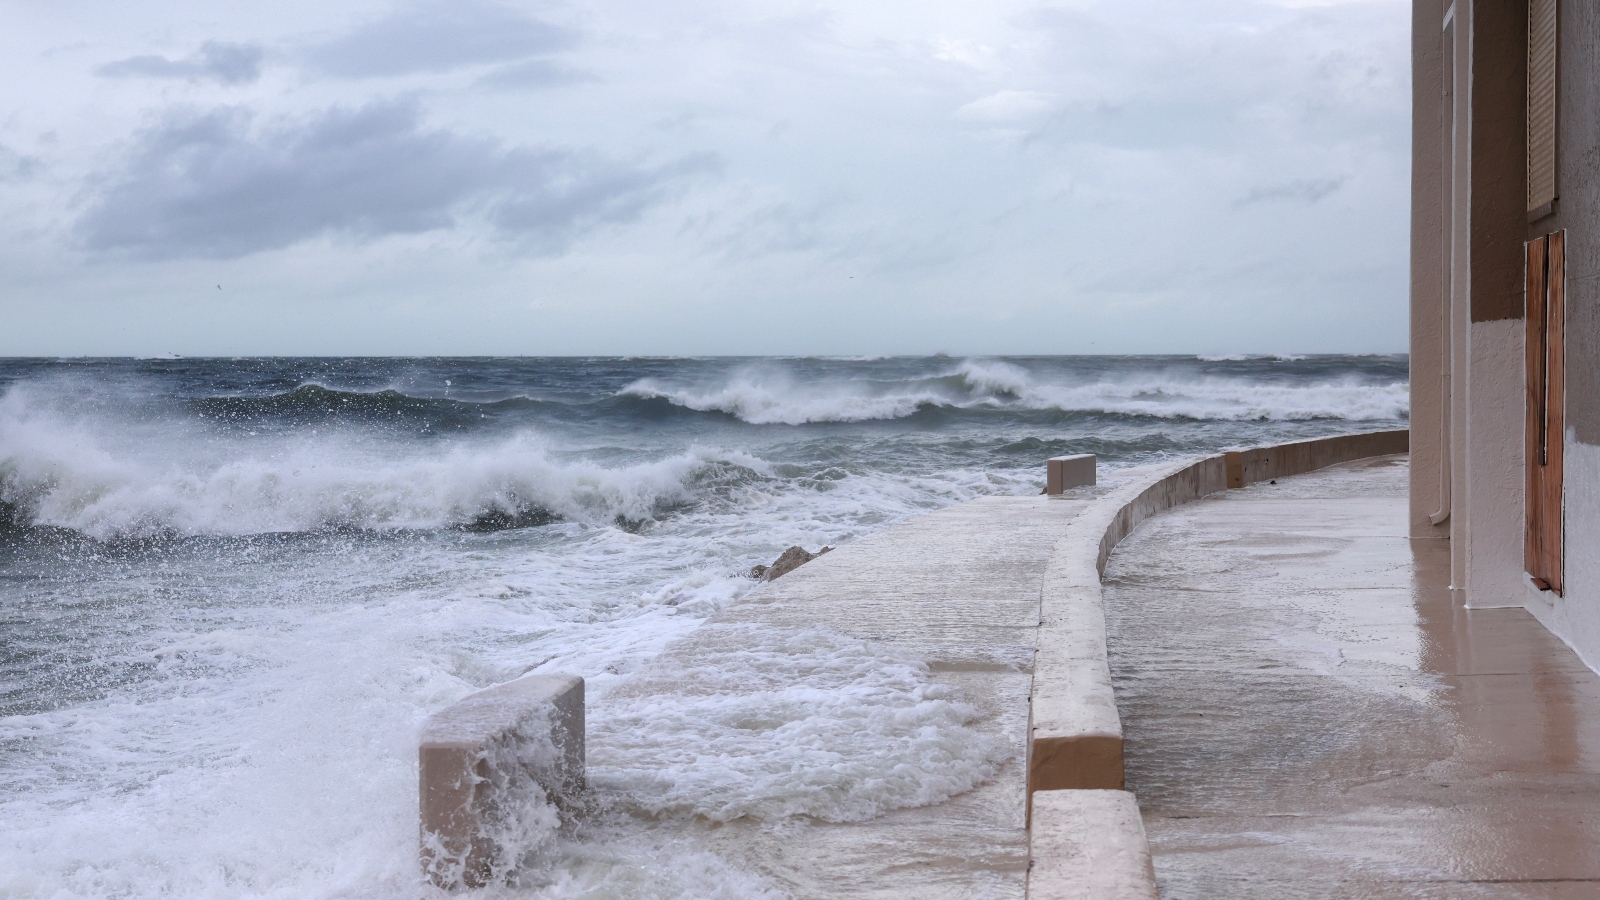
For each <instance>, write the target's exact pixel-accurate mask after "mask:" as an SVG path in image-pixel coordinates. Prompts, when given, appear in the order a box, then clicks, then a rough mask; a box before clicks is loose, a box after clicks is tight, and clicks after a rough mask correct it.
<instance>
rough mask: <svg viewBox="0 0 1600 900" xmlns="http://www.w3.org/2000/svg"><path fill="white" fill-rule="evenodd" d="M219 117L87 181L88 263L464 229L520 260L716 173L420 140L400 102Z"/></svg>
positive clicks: (184, 126)
mask: <svg viewBox="0 0 1600 900" xmlns="http://www.w3.org/2000/svg"><path fill="white" fill-rule="evenodd" d="M255 120H256V117H255V116H254V115H252V114H251V113H250V112H249V111H247V110H244V109H241V108H237V107H226V108H219V109H212V110H209V111H204V112H184V113H172V114H169V115H168V116H166V117H165V118H163V119H162V120H161V121H160V122H159V123H157V124H156V125H154V126H152V127H150V128H148V129H146V130H145V131H144V132H142V133H141V134H139V135H138V136H137V137H136V139H135V140H134V141H133V143H132V146H131V148H130V150H129V152H128V153H127V155H126V158H125V161H124V163H123V165H122V166H121V168H120V169H118V170H116V171H114V172H112V173H110V174H107V175H102V176H101V177H99V178H98V179H96V185H95V190H96V193H95V194H94V197H93V199H92V200H91V201H90V202H89V204H88V206H87V209H86V211H85V212H84V213H83V215H82V217H81V218H80V219H79V221H78V223H77V230H78V234H79V237H80V238H81V240H82V242H83V243H84V245H85V246H87V247H88V248H90V249H94V250H114V251H125V252H129V253H131V254H133V255H136V256H140V257H146V258H156V259H163V258H182V257H209V258H231V257H239V256H244V255H247V254H250V253H254V252H257V251H262V250H271V249H276V248H280V247H286V246H289V245H292V244H295V243H299V242H301V241H305V240H309V239H312V238H316V237H319V236H323V235H337V236H341V237H346V238H354V239H357V240H362V239H375V238H380V237H383V236H386V235H393V234H416V233H420V232H426V231H434V230H438V229H446V228H451V227H453V226H454V225H456V224H457V223H458V222H460V221H462V220H463V219H465V218H471V217H479V218H481V219H482V220H483V221H484V222H485V223H487V225H488V226H489V227H490V228H491V229H493V230H494V231H496V232H497V233H498V234H499V235H500V236H502V237H505V238H509V239H512V240H517V241H520V242H521V243H522V244H523V245H524V246H525V247H527V248H528V249H530V250H532V251H533V252H536V253H538V252H544V253H550V252H559V251H560V250H561V249H563V248H564V247H565V246H566V244H567V242H568V241H570V240H571V239H572V238H574V237H576V236H577V235H579V234H582V233H583V232H585V231H588V230H590V229H592V228H595V227H597V226H599V225H603V224H606V223H610V222H619V221H625V220H628V219H631V218H634V217H635V216H637V215H638V214H639V213H640V212H642V211H643V210H644V209H645V208H647V207H649V206H650V205H651V204H653V203H655V202H658V201H659V200H660V199H662V198H663V197H665V196H667V195H668V194H669V193H670V192H671V190H672V189H673V188H674V186H675V185H676V184H678V183H680V182H681V181H683V180H684V179H686V178H688V177H690V176H693V175H697V174H701V173H705V172H708V171H711V170H713V169H714V168H715V166H716V160H715V159H713V158H710V157H705V156H687V157H682V158H679V159H677V160H675V161H673V162H670V163H667V164H664V165H655V166H640V165H627V164H623V163H619V162H616V161H612V160H609V159H607V158H605V157H602V156H600V155H598V154H595V153H591V152H583V151H576V150H570V149H561V148H549V147H505V146H503V145H502V144H500V143H499V142H497V141H494V140H490V139H485V138H477V137H470V136H464V135H460V134H457V133H455V132H452V131H449V130H445V129H429V128H426V127H424V126H423V124H422V122H421V117H420V110H419V108H418V106H417V104H416V103H415V102H414V101H410V100H403V101H394V102H379V103H373V104H369V105H367V106H363V107H360V108H356V109H349V108H342V107H335V108H332V109H329V110H326V111H324V112H321V113H319V114H316V115H313V116H311V117H308V118H303V119H298V120H290V121H282V120H280V121H278V122H276V123H274V124H270V125H267V126H257V124H256V121H255Z"/></svg>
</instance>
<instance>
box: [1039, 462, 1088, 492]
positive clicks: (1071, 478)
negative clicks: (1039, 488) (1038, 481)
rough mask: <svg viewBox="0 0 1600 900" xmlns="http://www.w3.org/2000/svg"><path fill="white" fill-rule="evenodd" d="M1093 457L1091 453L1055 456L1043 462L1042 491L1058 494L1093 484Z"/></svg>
mask: <svg viewBox="0 0 1600 900" xmlns="http://www.w3.org/2000/svg"><path fill="white" fill-rule="evenodd" d="M1094 474H1095V457H1094V454H1093V453H1079V454H1078V455H1076V456H1057V457H1054V458H1052V459H1050V460H1049V461H1048V462H1046V463H1045V482H1044V492H1045V493H1046V494H1059V493H1061V492H1063V491H1068V490H1071V489H1072V488H1075V487H1083V486H1085V485H1092V484H1094Z"/></svg>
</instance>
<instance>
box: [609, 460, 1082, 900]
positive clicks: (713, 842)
mask: <svg viewBox="0 0 1600 900" xmlns="http://www.w3.org/2000/svg"><path fill="white" fill-rule="evenodd" d="M1080 493H1083V494H1084V495H1085V497H1086V496H1087V495H1088V493H1090V492H1089V491H1082V492H1080ZM1084 504H1085V499H1084V498H1078V497H1074V498H1072V499H1064V498H1054V499H1051V498H1046V497H1042V496H1036V497H991V498H985V499H980V500H975V501H972V502H969V503H963V504H961V505H959V506H954V507H950V508H947V509H944V510H940V511H938V512H934V513H930V514H928V515H924V516H919V517H917V518H915V519H913V520H911V521H908V522H905V523H903V524H900V525H897V526H894V527H891V528H888V529H885V530H883V531H881V532H878V533H876V534H874V535H871V536H869V537H867V538H864V539H862V540H860V541H854V542H851V543H849V544H846V545H844V546H841V547H839V548H838V549H836V550H834V551H833V552H831V553H829V554H827V555H825V556H822V557H819V558H818V559H816V560H815V561H813V562H810V563H807V564H805V565H804V566H801V567H800V568H799V569H796V570H795V571H793V572H791V573H789V574H787V575H785V576H783V577H782V578H780V579H778V580H776V581H774V582H772V583H771V584H769V585H766V586H764V587H763V588H762V589H761V590H760V591H757V592H756V593H754V594H752V595H751V596H750V597H749V598H748V599H746V600H745V601H744V602H742V603H740V604H738V605H737V606H734V607H732V608H730V609H729V610H727V611H725V612H723V613H720V614H718V615H717V616H715V617H713V618H712V619H711V620H709V621H708V622H707V623H706V624H705V625H704V626H702V627H701V628H699V629H698V630H696V631H695V632H694V633H693V634H691V635H690V636H689V637H687V638H685V639H684V640H683V641H681V642H679V643H678V644H675V645H673V646H672V647H671V648H669V649H668V650H667V652H665V653H663V654H662V655H661V656H660V657H658V658H657V659H655V660H654V661H653V662H652V663H651V664H650V666H649V667H648V668H647V669H646V671H644V672H641V673H640V674H639V675H638V676H637V677H635V678H632V679H630V681H629V682H628V683H627V684H625V685H621V686H619V687H618V688H617V689H616V690H615V691H614V692H613V693H612V695H611V698H612V699H614V700H637V699H640V698H644V699H647V700H654V701H659V702H660V704H662V705H667V706H672V705H680V704H682V703H683V701H684V699H685V698H686V697H689V696H691V695H694V694H695V693H696V692H700V691H719V692H730V693H734V694H737V693H740V692H743V693H747V694H749V695H750V696H751V697H756V698H759V697H760V696H761V693H762V692H763V691H771V690H773V689H774V687H773V685H771V684H767V683H764V680H763V678H762V677H761V675H760V674H759V673H756V672H752V674H751V677H749V678H748V680H747V681H746V682H744V683H741V684H735V685H729V684H728V683H727V682H726V681H725V680H724V681H720V682H717V683H715V684H712V683H710V681H709V680H708V679H707V678H706V677H705V673H707V672H710V671H717V670H725V669H726V668H727V667H728V665H729V664H728V663H727V662H726V661H727V660H728V659H729V658H730V654H733V653H739V654H745V655H747V656H749V657H751V658H759V659H762V660H765V661H764V662H762V663H761V664H760V665H761V666H762V668H763V670H764V671H769V672H772V673H774V674H775V675H777V676H781V677H782V678H786V679H790V680H796V679H805V678H809V677H811V673H812V671H813V670H815V669H817V668H818V667H824V668H825V667H836V666H839V665H841V663H840V662H839V660H846V664H847V665H848V666H853V667H857V669H861V670H865V669H868V668H871V667H873V666H877V665H880V663H878V662H876V661H875V660H876V659H877V658H879V657H883V658H890V657H893V658H902V659H910V660H918V661H922V662H925V663H926V664H927V674H926V677H927V678H928V679H929V680H930V682H931V684H932V685H935V686H937V687H938V688H939V689H941V690H943V691H947V692H948V696H949V699H950V700H952V701H955V702H961V703H965V704H970V706H971V708H972V709H974V710H975V711H976V713H977V718H976V719H974V720H973V721H970V722H967V723H966V724H965V725H964V728H965V729H966V730H969V731H970V732H971V736H970V740H969V743H968V745H967V746H966V747H964V748H962V750H961V753H960V754H957V757H956V758H954V759H952V760H948V761H946V762H936V761H934V760H932V759H929V758H922V759H918V758H915V757H908V758H907V759H906V762H905V764H904V765H903V766H902V765H898V764H897V765H894V766H883V767H880V768H881V769H882V771H881V773H879V774H878V775H873V776H872V777H869V778H867V779H865V780H862V779H860V778H858V777H857V776H856V775H853V774H851V773H852V771H858V770H852V769H851V766H855V765H857V764H858V763H859V760H856V761H851V760H848V759H841V760H840V761H839V763H838V766H837V769H838V772H839V774H838V775H837V777H834V776H829V775H827V773H826V772H825V771H823V770H818V769H817V768H816V763H815V762H814V759H813V761H809V762H804V763H800V762H797V763H796V765H797V767H798V768H797V769H796V772H797V773H800V774H801V775H803V776H804V777H805V778H808V779H813V780H812V781H811V782H808V783H809V784H810V787H809V788H808V790H814V792H815V794H816V795H818V796H821V795H826V794H827V792H829V791H833V790H839V791H842V792H844V795H845V796H846V797H847V798H854V799H857V800H862V801H868V800H870V799H871V798H873V797H875V796H889V797H891V799H893V800H894V802H897V803H900V804H901V807H902V808H897V809H892V810H888V811H885V812H882V813H879V814H876V815H872V816H870V817H868V818H865V819H864V820H860V821H833V822H830V821H825V820H823V819H819V818H814V817H802V818H798V819H795V818H790V819H786V820H783V821H782V822H780V823H776V825H775V823H774V822H773V821H772V820H767V821H763V820H762V817H761V816H759V815H751V816H745V817H740V818H736V819H733V820H731V821H728V822H726V823H724V824H721V825H716V826H707V825H706V823H705V822H704V820H703V819H698V818H697V819H691V820H687V821H682V822H680V823H679V825H678V826H677V827H679V828H682V829H687V830H691V831H695V832H696V834H697V839H698V840H702V841H704V842H705V844H706V846H708V848H710V849H713V850H714V851H715V852H717V853H718V854H719V855H721V856H723V857H724V858H727V859H730V860H734V861H737V863H738V864H740V865H741V866H743V867H746V868H749V869H753V870H755V871H757V872H760V873H761V874H763V875H765V876H767V877H769V878H770V879H772V881H773V882H774V883H775V884H776V885H777V886H779V887H780V888H782V889H783V890H786V891H787V892H789V893H790V894H791V895H792V896H795V897H797V898H846V897H849V898H865V897H881V898H900V900H904V898H916V900H938V898H1021V897H1022V896H1023V893H1024V880H1025V876H1026V872H1027V864H1028V856H1027V842H1028V838H1027V831H1026V827H1025V821H1024V800H1023V798H1024V790H1025V783H1024V777H1023V758H1024V740H1025V737H1026V731H1027V722H1028V691H1029V684H1030V680H1031V676H1032V669H1033V653H1034V645H1035V641H1036V637H1037V631H1038V625H1039V596H1040V585H1041V581H1042V577H1043V573H1044V569H1045V566H1046V564H1047V562H1048V561H1049V557H1050V552H1051V550H1052V548H1053V547H1054V546H1055V543H1056V541H1057V540H1058V539H1059V538H1060V537H1061V535H1062V533H1063V531H1064V530H1065V528H1066V526H1067V523H1068V522H1070V521H1071V520H1072V519H1073V517H1074V516H1076V515H1077V514H1078V512H1079V511H1080V510H1082V509H1083V507H1084ZM840 640H842V641H846V642H850V641H854V642H857V643H858V644H860V645H861V646H863V647H864V648H866V649H865V651H863V652H866V653H868V654H869V657H862V658H857V657H855V656H838V655H835V656H828V657H825V658H822V657H815V656H814V648H816V647H818V646H820V645H827V646H833V645H834V644H835V643H836V642H837V641H840ZM840 646H843V645H840ZM846 649H848V648H846ZM830 652H831V651H830ZM850 652H852V653H854V652H856V651H850ZM795 666H800V667H801V668H800V669H794V670H793V671H790V670H791V668H793V667H795ZM874 690H876V689H874ZM918 690H922V689H920V688H919V689H918ZM833 696H837V694H836V693H835V694H834V695H833ZM919 696H932V695H931V694H926V692H924V694H922V695H919ZM941 696H942V695H941ZM728 702H730V703H732V702H738V701H737V698H729V700H728ZM816 702H817V703H818V708H819V709H821V708H823V707H824V706H825V705H826V704H828V703H830V702H833V701H832V699H831V698H830V696H824V695H823V694H822V693H821V692H819V694H818V695H817V701H816ZM841 714H853V713H851V712H850V711H849V710H845V711H844V713H841ZM880 714H895V713H894V712H893V711H892V710H882V711H879V712H872V713H870V715H873V716H876V715H880ZM908 714H909V713H908ZM774 716H776V713H774ZM751 727H752V728H753V729H768V730H769V731H770V733H771V734H773V735H774V739H775V740H779V741H792V740H795V738H793V737H790V736H788V735H787V734H785V733H784V731H785V730H786V729H788V728H789V727H790V724H788V723H785V722H784V721H781V720H778V719H777V718H774V720H773V721H770V722H753V723H752V724H751ZM874 727H876V726H875V725H874V722H873V721H870V720H868V719H863V720H862V722H861V728H862V731H863V733H864V734H865V733H869V732H871V730H872V729H873V728H874ZM911 730H912V731H915V730H916V729H911ZM926 731H928V732H929V734H927V735H926V737H927V738H928V739H930V740H932V739H933V738H935V737H936V736H935V735H933V734H931V732H932V731H933V729H926ZM888 732H893V733H894V734H895V735H899V734H904V733H905V732H906V726H903V725H895V726H893V727H892V728H889V729H888V730H887V732H886V734H887V733H888ZM890 736H891V737H892V736H893V735H890ZM752 739H753V740H755V739H757V738H752ZM864 739H866V740H870V739H871V738H870V735H869V737H868V738H864ZM763 740H764V739H763ZM897 740H898V738H896V739H895V741H891V740H887V739H886V741H885V742H884V743H883V754H885V757H886V758H887V756H888V754H892V753H901V752H903V745H902V744H900V743H897V742H896V741H897ZM979 745H982V746H987V747H989V748H990V749H989V750H988V751H986V752H987V754H988V756H989V757H990V758H991V759H993V760H994V765H995V770H994V771H992V772H989V773H987V774H986V775H985V776H984V777H983V778H982V779H981V783H980V784H978V786H977V787H976V788H975V789H967V788H964V787H958V789H957V790H956V792H955V793H954V795H953V796H948V798H947V799H941V800H939V801H938V802H933V803H917V804H915V805H908V804H909V803H912V802H914V798H910V797H907V796H906V795H904V793H903V792H902V793H899V794H895V793H893V792H892V790H891V788H886V787H885V784H886V783H888V782H892V781H893V779H894V778H895V777H898V776H897V773H900V772H901V771H902V770H903V769H905V768H906V767H910V768H912V769H917V770H920V772H919V773H917V774H914V777H915V778H916V779H917V780H918V781H919V783H926V784H928V785H930V786H931V788H938V787H939V783H940V779H941V778H943V777H946V776H949V775H952V774H958V773H957V772H955V771H954V770H957V769H959V768H960V767H962V766H964V765H966V764H967V760H966V759H963V758H961V756H962V755H963V754H965V755H967V756H971V755H973V754H975V753H978V751H977V750H974V749H973V747H977V746H979ZM764 746H765V744H762V745H759V746H755V745H752V751H751V753H750V755H751V756H753V757H754V756H760V755H761V754H762V753H764V752H765V751H764V750H762V749H761V748H762V747H764ZM897 748H900V749H897ZM805 749H806V748H797V754H798V753H799V752H800V751H803V750H805ZM817 749H818V750H819V751H820V752H824V753H825V752H827V751H828V749H829V748H825V747H824V748H817ZM868 749H869V751H870V748H868ZM796 759H797V760H798V759H799V756H798V755H797V757H796ZM802 769H804V772H802V771H801V770H802ZM947 770H949V771H947ZM874 771H877V770H874ZM907 774H911V773H907ZM835 782H837V783H835ZM884 791H890V793H888V794H885V793H883V792H884ZM946 793H948V791H946ZM794 802H795V803H799V804H804V803H806V802H809V801H808V799H807V796H805V795H799V796H796V798H795V800H794Z"/></svg>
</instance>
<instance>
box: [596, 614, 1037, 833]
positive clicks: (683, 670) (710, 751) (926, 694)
mask: <svg viewBox="0 0 1600 900" xmlns="http://www.w3.org/2000/svg"><path fill="white" fill-rule="evenodd" d="M696 647H697V648H698V650H699V652H698V653H696V654H695V655H693V656H692V657H687V658H680V659H677V660H675V661H676V662H684V665H683V666H681V667H675V668H674V669H673V671H672V672H671V676H670V682H669V683H668V684H665V685H663V684H661V683H660V682H659V681H658V682H654V683H649V682H647V683H645V684H643V685H642V686H641V687H642V688H643V690H642V691H640V690H639V689H638V688H636V689H635V690H636V692H635V693H630V694H628V695H627V696H618V695H616V694H613V695H612V696H611V697H610V698H609V700H608V702H607V703H606V704H605V706H604V707H603V708H602V709H600V710H597V714H596V715H595V716H594V718H593V719H592V720H591V724H590V729H591V734H592V735H593V736H594V745H593V748H592V749H591V751H590V756H589V759H590V778H591V779H592V781H593V782H594V784H596V785H597V786H600V787H602V788H604V789H607V790H610V791H614V792H617V793H619V794H621V795H623V796H624V797H626V798H627V799H628V801H629V802H630V803H631V804H632V805H633V806H636V807H638V808H640V809H642V810H644V811H646V812H648V813H650V814H653V815H660V814H691V815H696V816H701V817H704V818H706V819H709V820H711V821H716V822H727V821H731V820H733V819H739V818H746V817H748V818H751V819H754V820H757V821H769V822H770V821H774V820H779V819H783V818H787V817H791V816H808V817H811V818H814V819H820V820H823V821H828V822H854V821H861V820H864V819H869V818H872V817H873V816H876V815H878V814H880V813H882V812H885V811H887V810H891V809H899V808H902V807H908V806H925V805H928V804H932V803H938V802H940V801H942V800H944V799H946V798H948V797H951V796H954V795H955V794H959V793H961V792H963V791H968V790H971V789H972V788H974V787H976V786H977V785H978V784H980V783H982V782H983V781H985V780H987V779H988V778H990V777H992V776H993V775H994V772H995V771H996V769H997V767H998V766H999V764H1000V763H1001V762H1002V761H1003V760H1004V759H1005V758H1006V757H1007V756H1009V755H1010V753H1011V748H1010V747H1009V746H1008V745H1007V743H1006V741H1005V740H1004V739H1002V738H1000V737H999V736H996V735H993V734H990V733H987V732H983V731H979V730H977V729H974V728H969V727H967V726H968V724H969V723H971V722H972V721H973V720H974V719H976V718H978V711H977V710H976V709H974V708H972V707H971V706H969V705H967V704H965V703H962V702H960V701H959V700H957V699H956V698H955V697H954V696H953V694H952V691H951V689H950V688H948V687H946V686H944V685H941V684H938V683H936V682H934V681H933V680H932V679H931V678H930V677H929V674H928V670H927V666H926V665H924V664H923V663H922V662H921V661H920V660H918V659H917V658H915V657H913V656H910V655H908V654H906V653H904V652H901V651H895V650H891V649H889V648H886V647H883V646H877V645H873V644H870V643H867V642H864V641H860V640H855V639H850V638H844V637H841V636H839V635H837V634H834V633H832V632H829V631H826V630H824V629H822V628H810V629H801V630H778V629H772V628H761V627H752V626H742V625H720V626H707V627H706V630H702V632H701V633H700V634H698V635H697V636H696Z"/></svg>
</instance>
